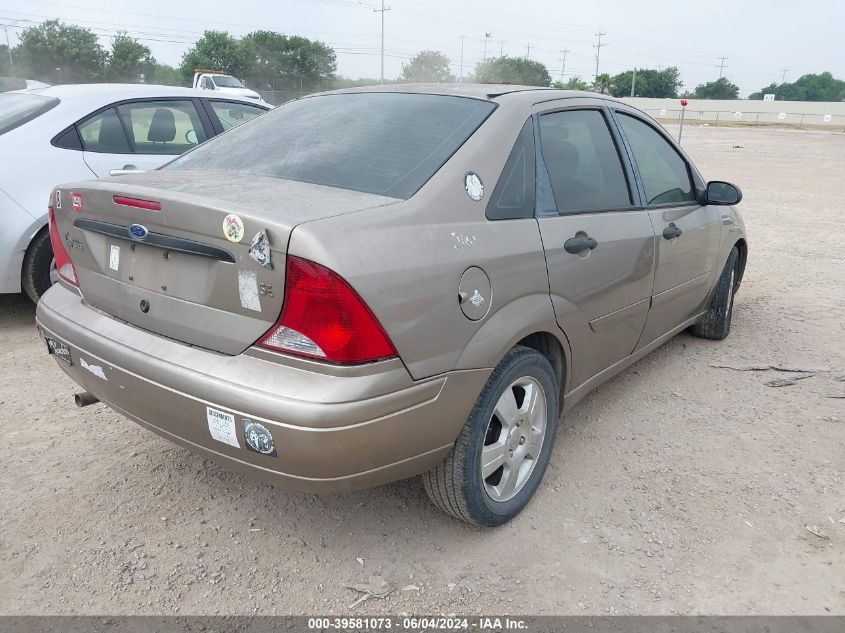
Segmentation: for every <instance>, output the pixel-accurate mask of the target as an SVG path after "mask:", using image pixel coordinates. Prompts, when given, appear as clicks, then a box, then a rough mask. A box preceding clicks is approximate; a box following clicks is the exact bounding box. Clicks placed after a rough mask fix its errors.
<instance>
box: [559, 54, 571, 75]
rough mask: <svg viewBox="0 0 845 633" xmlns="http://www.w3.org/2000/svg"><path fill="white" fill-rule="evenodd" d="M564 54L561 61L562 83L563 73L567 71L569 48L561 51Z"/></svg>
mask: <svg viewBox="0 0 845 633" xmlns="http://www.w3.org/2000/svg"><path fill="white" fill-rule="evenodd" d="M560 52H561V53H562V54H563V59H561V60H560V83H563V73H564V71H566V54H567V53H568V52H569V49H568V48H564V49H563V50H562V51H560Z"/></svg>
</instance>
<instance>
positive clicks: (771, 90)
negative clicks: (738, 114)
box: [748, 72, 845, 101]
mask: <svg viewBox="0 0 845 633" xmlns="http://www.w3.org/2000/svg"><path fill="white" fill-rule="evenodd" d="M765 94H773V95H775V99H777V100H778V101H845V81H842V80H840V79H835V78H834V77H833V75H832V74H830V73H828V72H824V73H820V74H818V75H814V74H809V75H804V76H803V77H800V78H799V79H797V80H796V81H794V82H792V83H786V82H785V83H781V84H777V83H771V84H769V85H768V86H766V87H765V88H761V89H760V90H759V91H758V92H753V93H751V95H750V96H749V97H748V98H749V99H762V98H763V95H765Z"/></svg>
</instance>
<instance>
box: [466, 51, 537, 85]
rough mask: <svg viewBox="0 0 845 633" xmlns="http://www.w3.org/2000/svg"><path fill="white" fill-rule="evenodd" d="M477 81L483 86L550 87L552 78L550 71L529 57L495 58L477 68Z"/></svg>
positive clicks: (478, 65) (481, 63)
mask: <svg viewBox="0 0 845 633" xmlns="http://www.w3.org/2000/svg"><path fill="white" fill-rule="evenodd" d="M474 76H475V81H477V82H479V83H483V84H495V83H504V84H522V85H525V86H543V87H545V86H549V85H551V83H552V78H551V76H550V75H549V71H548V69H547V68H546V67H545V66H544V65H543V64H542V63H541V62H538V61H536V60H534V59H528V58H527V57H508V56H507V55H506V56H504V57H493V58H491V59H488V60H486V61H483V62H479V63H478V64H477V65H476V66H475V73H474Z"/></svg>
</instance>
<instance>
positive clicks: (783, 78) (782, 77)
mask: <svg viewBox="0 0 845 633" xmlns="http://www.w3.org/2000/svg"><path fill="white" fill-rule="evenodd" d="M788 72H789V68H781V69H780V73H781V74H780V82H781V83H782V84H785V83H786V73H788Z"/></svg>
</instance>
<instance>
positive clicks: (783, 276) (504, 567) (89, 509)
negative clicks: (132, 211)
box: [0, 126, 845, 615]
mask: <svg viewBox="0 0 845 633" xmlns="http://www.w3.org/2000/svg"><path fill="white" fill-rule="evenodd" d="M684 145H685V147H687V148H688V151H689V152H690V153H691V155H692V156H693V158H694V159H695V160H696V162H697V164H698V165H699V167H700V168H701V170H702V172H703V173H704V174H705V175H706V176H709V177H711V178H723V179H727V180H731V181H735V182H736V183H738V184H739V185H740V186H741V187H742V188H743V190H744V193H745V200H744V201H743V203H742V210H743V212H744V215H745V219H746V222H747V225H748V230H749V234H750V246H751V254H750V257H749V262H748V269H747V273H746V277H745V282H744V284H743V286H742V289H741V292H740V294H739V295H738V296H737V300H736V306H735V309H734V320H733V332H732V333H731V336H730V337H729V338H728V339H727V340H726V341H724V342H721V343H717V342H712V341H704V340H699V339H695V338H692V337H691V336H689V335H687V334H682V335H679V336H677V337H676V338H675V339H674V340H672V341H671V342H669V343H668V344H666V345H664V346H663V347H662V348H660V349H659V350H657V351H655V352H654V353H652V354H651V355H650V356H648V357H646V358H645V359H643V360H642V361H640V362H639V363H638V364H636V365H635V366H633V367H632V368H630V369H629V370H627V371H625V372H624V373H623V374H621V375H620V376H618V377H617V378H615V379H614V380H612V381H611V382H609V383H607V384H605V385H604V386H602V387H601V388H599V389H597V390H596V391H595V392H593V393H592V394H591V395H590V396H588V397H587V398H586V399H585V400H584V401H583V402H582V403H580V404H579V405H578V406H577V407H576V408H575V409H574V410H573V411H572V412H571V413H569V414H568V415H567V416H566V417H565V419H563V420H562V422H561V424H562V426H561V432H560V433H559V435H558V441H557V446H556V447H555V451H554V455H553V456H552V461H551V465H550V466H549V470H548V472H547V473H546V477H545V481H544V483H543V485H542V486H541V488H540V490H539V491H538V493H537V495H536V497H535V498H534V500H533V502H532V503H531V504H530V505H529V507H528V508H527V509H526V511H525V512H524V513H523V514H522V515H521V516H520V517H518V518H517V519H516V520H514V521H513V522H511V523H510V524H508V525H506V526H504V527H501V528H498V529H494V530H480V529H475V528H470V527H467V526H464V525H462V524H460V523H457V522H455V521H453V520H451V519H449V518H448V517H446V516H444V515H442V514H440V513H439V512H438V511H437V510H435V509H434V507H433V506H431V505H430V504H429V503H428V501H427V499H426V498H425V496H424V493H423V490H422V486H421V485H420V483H419V482H418V481H417V480H410V481H405V482H400V483H397V484H393V485H390V486H385V487H381V488H377V489H374V490H367V491H363V492H358V493H353V494H347V495H338V496H322V497H321V496H312V495H304V494H295V493H289V492H285V491H281V490H277V489H274V488H272V487H270V486H267V485H263V484H260V483H257V482H255V481H253V480H251V479H249V478H247V477H242V476H239V475H235V474H232V473H230V472H227V471H226V470H224V469H223V468H221V467H219V466H217V465H215V464H214V463H212V462H209V461H204V460H203V459H201V458H200V457H198V456H196V455H194V454H192V453H189V452H187V451H185V450H183V449H181V448H177V447H175V446H173V445H172V444H170V443H168V442H167V441H165V440H163V439H161V438H159V437H157V436H156V435H154V434H152V433H150V432H147V431H145V430H142V429H141V428H140V427H138V426H136V425H135V424H133V423H131V422H129V421H127V420H125V419H124V418H122V417H121V416H120V415H117V414H116V413H113V412H112V411H110V410H109V409H107V408H106V407H105V406H103V405H94V406H91V407H88V408H85V409H76V408H75V407H74V406H73V403H72V400H71V396H72V394H73V393H74V391H75V389H74V385H73V384H72V383H71V382H70V381H69V380H68V379H67V378H65V376H64V374H62V372H61V371H60V370H59V369H58V368H57V367H56V366H55V361H53V360H52V359H50V358H48V357H47V355H46V353H45V349H44V346H43V344H42V343H41V342H40V341H39V339H38V337H37V336H36V332H35V328H34V325H33V314H34V310H33V308H32V306H31V305H29V304H28V303H27V301H26V300H24V299H23V298H22V297H19V296H2V297H0V330H2V338H0V341H2V343H3V345H2V349H0V371H2V384H0V430H2V434H0V579H2V581H0V613H4V614H27V613H62V614H106V613H119V614H154V613H163V614H173V613H180V614H188V613H191V614H243V615H246V614H251V613H262V614H291V613H292V614H302V613H310V614H314V613H326V614H330V613H343V612H347V611H348V609H349V606H350V604H351V603H352V602H353V601H354V599H355V597H356V594H355V593H354V592H352V591H350V590H349V589H346V588H345V587H344V586H345V585H349V584H355V583H360V582H365V581H366V580H367V579H368V577H369V576H370V575H371V574H380V575H382V576H384V577H385V578H386V579H387V580H388V581H389V582H390V583H391V584H393V585H394V586H395V587H396V589H397V590H396V591H395V592H394V593H392V594H391V595H390V596H389V597H388V598H387V599H384V600H379V599H372V600H370V601H368V602H366V603H364V604H363V605H361V606H360V607H358V609H357V610H356V612H361V613H402V612H408V613H452V612H456V613H463V614H474V613H491V612H493V613H517V614H520V613H521V614H529V613H531V614H550V613H551V614H606V613H620V614H673V613H680V614H755V613H767V614H826V613H836V614H845V573H843V569H845V484H844V483H843V476H844V475H843V473H845V410H843V409H845V407H843V402H845V401H843V400H841V399H834V398H831V397H830V396H835V395H840V396H841V395H845V382H842V380H843V377H845V376H843V375H845V319H843V314H845V275H843V270H845V255H843V246H845V239H843V233H844V232H843V228H842V226H843V221H845V217H843V202H842V201H843V199H845V180H843V178H842V165H845V136H843V135H841V134H834V133H829V132H810V131H797V130H785V129H763V128H759V129H749V128H722V127H720V128H714V127H690V126H688V127H687V128H686V129H685V130H684ZM759 364H784V365H791V366H799V367H807V368H814V369H822V370H825V371H823V372H820V373H818V374H817V375H815V376H812V377H811V378H807V379H806V380H801V381H799V382H797V383H796V384H795V385H793V386H787V387H781V388H773V387H769V386H766V385H765V383H766V382H767V381H769V380H772V379H774V378H776V377H782V376H787V375H788V374H783V373H780V372H777V371H765V372H757V371H736V370H732V369H724V368H716V367H713V365H734V366H737V367H740V366H744V365H759ZM837 379H838V380H837ZM808 526H809V528H811V529H813V530H814V531H815V532H817V534H819V535H817V534H814V533H812V532H811V531H810V530H809V529H808ZM358 559H360V560H358ZM408 585H413V586H415V587H416V588H418V590H416V589H406V590H401V588H403V587H406V586H408Z"/></svg>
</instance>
